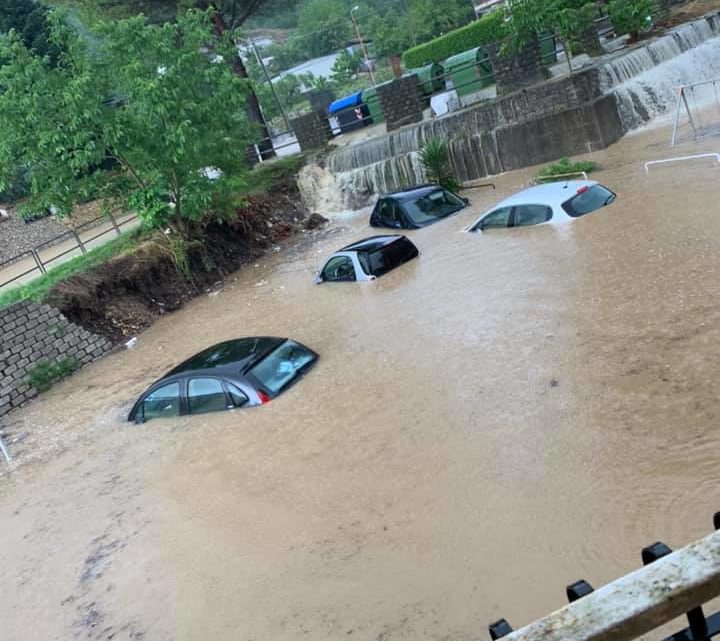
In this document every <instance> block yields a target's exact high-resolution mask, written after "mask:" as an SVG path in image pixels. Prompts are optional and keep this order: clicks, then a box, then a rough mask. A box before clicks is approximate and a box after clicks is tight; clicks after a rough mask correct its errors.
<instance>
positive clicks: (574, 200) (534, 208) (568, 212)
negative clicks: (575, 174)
mask: <svg viewBox="0 0 720 641" xmlns="http://www.w3.org/2000/svg"><path fill="white" fill-rule="evenodd" d="M614 200H615V194H614V193H613V192H612V191H610V190H609V189H608V188H607V187H603V186H602V185H601V184H600V183H597V182H595V181H594V180H568V181H563V182H552V183H546V184H544V185H536V186H535V187H530V188H529V189H524V190H523V191H520V192H518V193H517V194H515V195H513V196H510V198H506V199H505V200H503V201H501V202H499V203H498V204H497V205H495V206H494V207H493V208H492V209H490V210H489V211H487V212H485V213H484V214H483V215H482V216H480V218H478V219H477V220H476V221H475V222H474V223H473V224H472V225H470V227H468V228H467V230H466V231H473V232H477V231H483V230H485V229H497V228H503V227H527V226H529V225H542V224H543V223H557V222H562V221H567V220H573V219H574V218H579V217H580V216H584V215H585V214H589V213H591V212H593V211H596V210H598V209H600V208H602V207H605V206H606V205H609V204H610V203H612V202H613V201H614Z"/></svg>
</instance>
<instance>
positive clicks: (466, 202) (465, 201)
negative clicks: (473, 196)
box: [462, 198, 470, 205]
mask: <svg viewBox="0 0 720 641" xmlns="http://www.w3.org/2000/svg"><path fill="white" fill-rule="evenodd" d="M462 201H463V202H464V203H465V204H466V205H469V204H470V199H469V198H463V199H462Z"/></svg>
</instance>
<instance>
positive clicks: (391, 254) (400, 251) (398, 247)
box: [368, 238, 418, 276]
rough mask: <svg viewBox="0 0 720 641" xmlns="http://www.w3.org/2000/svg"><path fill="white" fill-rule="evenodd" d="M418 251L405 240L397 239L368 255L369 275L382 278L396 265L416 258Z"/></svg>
mask: <svg viewBox="0 0 720 641" xmlns="http://www.w3.org/2000/svg"><path fill="white" fill-rule="evenodd" d="M417 254H418V250H417V247H415V245H413V244H412V243H411V242H410V241H409V240H408V239H407V238H399V239H398V240H396V241H395V242H392V243H390V244H389V245H385V247H381V248H380V249H377V250H375V251H374V252H371V253H370V254H369V255H368V262H369V267H370V273H372V274H373V275H374V276H382V275H383V274H385V273H386V272H389V271H390V270H391V269H395V267H397V266H398V265H402V264H403V263H406V262H407V261H409V260H410V259H411V258H414V257H415V256H417Z"/></svg>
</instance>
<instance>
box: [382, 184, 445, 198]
mask: <svg viewBox="0 0 720 641" xmlns="http://www.w3.org/2000/svg"><path fill="white" fill-rule="evenodd" d="M433 191H442V187H441V186H440V185H431V184H427V185H415V186H414V187H408V188H407V189H401V190H399V191H393V192H391V193H389V194H386V195H385V196H384V197H385V198H387V197H390V198H396V199H397V200H415V199H416V198H422V197H423V196H427V195H428V194H429V193H431V192H433Z"/></svg>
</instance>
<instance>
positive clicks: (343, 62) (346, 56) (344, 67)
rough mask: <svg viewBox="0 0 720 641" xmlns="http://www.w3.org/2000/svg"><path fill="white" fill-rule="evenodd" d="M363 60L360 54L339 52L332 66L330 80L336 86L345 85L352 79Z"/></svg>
mask: <svg viewBox="0 0 720 641" xmlns="http://www.w3.org/2000/svg"><path fill="white" fill-rule="evenodd" d="M362 59H363V55H362V53H359V52H358V53H356V54H350V53H348V52H347V51H341V52H340V55H339V56H338V57H337V60H335V62H334V64H333V66H332V79H333V81H334V82H336V83H338V84H343V83H346V82H348V81H350V80H352V79H353V76H355V74H356V73H357V70H358V67H359V66H360V63H361V61H362Z"/></svg>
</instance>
